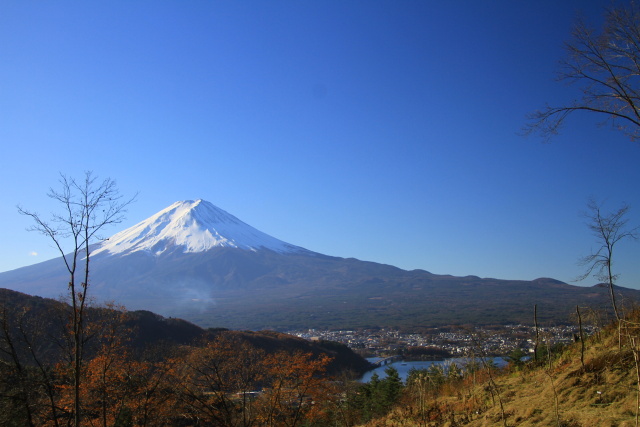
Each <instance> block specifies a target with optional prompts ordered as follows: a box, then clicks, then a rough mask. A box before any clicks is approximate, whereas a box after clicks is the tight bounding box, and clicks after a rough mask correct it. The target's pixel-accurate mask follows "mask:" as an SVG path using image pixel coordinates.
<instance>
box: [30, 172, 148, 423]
mask: <svg viewBox="0 0 640 427" xmlns="http://www.w3.org/2000/svg"><path fill="white" fill-rule="evenodd" d="M59 184H60V189H59V190H55V189H53V188H50V189H49V192H48V193H47V196H48V197H49V198H51V199H53V200H54V201H56V202H58V203H59V204H60V213H54V214H51V217H50V219H45V218H44V217H43V216H41V215H40V214H38V213H37V212H34V211H29V210H26V209H24V208H22V207H20V206H18V211H19V212H20V213H21V214H23V215H26V216H28V217H31V219H32V220H33V222H34V225H33V226H32V227H30V228H29V230H30V231H37V232H39V233H42V234H43V235H45V236H47V237H48V238H49V239H51V240H52V241H53V243H54V244H55V246H56V248H57V249H58V251H59V252H60V255H62V261H63V262H64V265H65V267H66V269H67V271H68V273H69V283H68V295H69V297H70V299H71V309H72V313H71V322H70V331H69V332H70V337H71V341H72V343H73V349H72V355H71V356H72V368H73V369H72V370H73V377H74V378H73V385H74V395H73V400H74V402H73V404H74V408H73V423H74V425H75V426H76V427H78V426H80V423H81V419H82V414H81V395H80V384H81V381H82V375H81V374H82V362H83V360H82V357H83V348H84V343H85V319H84V315H85V309H86V307H87V291H88V289H89V271H90V270H89V260H90V255H91V245H92V244H93V243H97V242H98V241H99V239H100V238H101V237H100V234H99V232H100V231H101V230H102V229H104V228H105V227H107V226H109V225H112V224H117V223H119V222H121V221H122V220H123V219H124V214H125V212H126V208H127V206H128V205H129V204H131V203H132V202H133V201H134V199H135V196H134V197H133V198H131V199H124V198H123V197H122V196H121V195H120V192H119V191H118V188H117V186H116V183H115V181H113V180H112V179H110V178H106V179H104V180H102V181H99V180H98V178H97V177H96V176H94V175H93V173H92V172H90V171H89V172H85V174H84V178H83V179H82V180H76V179H74V178H71V177H67V176H66V175H63V174H61V175H60V180H59Z"/></svg>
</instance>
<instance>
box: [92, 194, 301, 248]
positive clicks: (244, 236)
mask: <svg viewBox="0 0 640 427" xmlns="http://www.w3.org/2000/svg"><path fill="white" fill-rule="evenodd" d="M215 247H228V248H238V249H245V250H250V251H257V250H259V249H270V250H272V251H275V252H280V253H287V252H300V251H306V250H305V249H303V248H300V247H298V246H294V245H290V244H288V243H286V242H283V241H281V240H278V239H276V238H275V237H271V236H269V235H268V234H265V233H263V232H261V231H259V230H256V229H255V228H253V227H251V226H250V225H248V224H245V223H244V222H242V221H240V220H239V219H238V218H236V217H235V216H233V215H231V214H230V213H228V212H225V211H224V210H222V209H220V208H218V207H216V206H214V205H213V204H211V203H209V202H207V201H205V200H201V199H199V200H195V201H194V200H186V201H182V202H175V203H174V204H172V205H171V206H169V207H168V208H166V209H163V210H162V211H160V212H158V213H157V214H155V215H153V216H151V217H149V218H148V219H146V220H144V221H142V222H140V223H138V224H136V225H134V226H133V227H131V228H128V229H126V230H124V231H121V232H119V233H117V234H115V235H113V236H112V237H111V238H109V240H106V241H104V242H102V243H100V245H99V246H98V247H97V248H96V249H95V250H94V251H93V255H97V254H99V253H103V254H124V253H131V252H137V251H145V252H148V253H150V254H153V255H160V254H162V253H163V252H165V251H169V250H171V251H172V250H176V249H178V250H181V252H185V253H187V252H204V251H208V250H209V249H212V248H215Z"/></svg>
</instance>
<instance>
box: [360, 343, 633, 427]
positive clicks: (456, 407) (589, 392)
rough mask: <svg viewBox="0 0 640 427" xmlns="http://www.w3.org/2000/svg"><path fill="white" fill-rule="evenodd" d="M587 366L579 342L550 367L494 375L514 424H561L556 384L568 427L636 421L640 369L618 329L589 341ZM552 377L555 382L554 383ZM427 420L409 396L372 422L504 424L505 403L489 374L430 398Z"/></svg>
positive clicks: (510, 422) (562, 417) (563, 420)
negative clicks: (497, 397) (492, 386)
mask: <svg viewBox="0 0 640 427" xmlns="http://www.w3.org/2000/svg"><path fill="white" fill-rule="evenodd" d="M586 344H587V351H586V352H585V369H584V370H583V369H582V367H581V364H580V346H579V345H575V346H571V347H569V348H568V349H567V350H566V351H565V352H564V353H563V354H562V355H561V356H560V357H558V358H557V359H556V360H554V362H553V364H552V367H551V369H548V366H546V365H545V366H542V367H538V368H524V369H523V370H521V371H512V372H504V373H502V374H501V375H499V376H497V377H496V378H495V382H496V384H497V386H498V389H499V392H500V397H501V399H502V402H503V405H504V411H505V414H506V417H507V424H508V425H509V426H556V425H558V422H557V418H556V410H555V398H554V392H553V387H555V391H556V393H557V396H558V414H559V419H560V425H561V426H563V427H574V426H575V427H578V426H584V427H592V426H603V427H607V426H611V427H614V426H615V427H623V426H629V427H630V426H635V425H636V422H635V417H636V397H637V395H636V390H637V383H636V371H635V369H636V368H635V365H634V361H633V353H632V352H631V350H630V349H629V348H623V349H622V350H618V337H617V332H616V333H607V332H606V331H605V332H603V334H602V336H600V337H598V338H597V339H591V340H588V341H587V342H586ZM552 381H553V386H552ZM429 406H430V413H429V415H430V416H429V419H428V421H427V422H426V423H420V420H419V419H418V418H417V417H416V413H415V410H414V409H413V408H412V406H411V401H410V396H407V400H406V401H405V402H404V403H403V404H402V405H400V406H398V407H397V408H396V409H395V410H394V411H393V412H392V413H391V414H389V416H388V417H386V418H385V419H382V420H376V421H374V422H371V423H369V424H368V426H398V427H401V426H420V425H423V426H451V427H453V426H462V425H464V426H472V427H474V426H477V427H480V426H501V425H502V419H501V413H500V407H499V405H498V402H497V401H495V399H492V397H491V394H490V393H489V391H488V387H487V382H486V379H483V380H482V381H476V385H475V387H474V386H473V385H472V384H470V383H469V382H468V381H467V382H466V383H465V382H461V383H460V384H459V385H458V387H457V388H455V389H454V388H452V387H449V389H448V390H446V392H444V393H440V394H439V395H438V397H434V398H432V399H431V400H430V401H429Z"/></svg>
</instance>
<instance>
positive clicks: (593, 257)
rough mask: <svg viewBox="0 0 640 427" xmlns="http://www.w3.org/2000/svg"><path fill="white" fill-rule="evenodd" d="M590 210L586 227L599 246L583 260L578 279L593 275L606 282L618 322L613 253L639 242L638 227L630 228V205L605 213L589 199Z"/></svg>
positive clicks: (597, 204)
mask: <svg viewBox="0 0 640 427" xmlns="http://www.w3.org/2000/svg"><path fill="white" fill-rule="evenodd" d="M587 208H588V212H587V213H585V217H586V218H587V221H588V222H587V227H589V230H590V231H591V233H592V234H593V236H594V237H595V238H596V241H597V242H598V244H599V245H600V246H599V247H598V248H597V250H595V251H592V252H591V254H589V255H587V256H585V257H583V258H582V259H581V260H580V263H581V264H582V265H584V266H586V267H587V268H586V271H585V273H584V274H583V275H582V276H580V277H579V280H583V279H586V278H587V277H589V276H591V275H592V274H594V275H595V277H597V278H598V279H599V280H602V281H606V283H607V284H608V286H609V296H610V298H611V304H612V306H613V312H614V314H615V316H616V320H617V321H618V322H619V321H620V313H619V311H618V305H617V304H616V296H615V291H614V284H615V281H616V278H617V275H616V274H614V273H613V268H612V266H613V250H614V248H615V247H616V245H617V244H618V242H620V241H621V240H624V239H637V238H638V228H637V227H636V228H629V227H628V225H627V224H628V219H627V218H626V215H627V213H628V212H629V206H628V205H626V204H625V205H622V206H621V207H620V208H619V209H617V210H615V211H613V212H611V213H605V212H603V210H602V205H601V204H599V203H597V202H596V201H595V200H590V201H589V203H588V204H587Z"/></svg>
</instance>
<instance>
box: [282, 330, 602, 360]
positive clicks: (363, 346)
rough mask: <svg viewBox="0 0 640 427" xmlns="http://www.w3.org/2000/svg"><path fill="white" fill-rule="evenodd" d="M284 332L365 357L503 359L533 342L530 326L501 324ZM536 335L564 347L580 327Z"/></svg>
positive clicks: (541, 340)
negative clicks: (439, 354)
mask: <svg viewBox="0 0 640 427" xmlns="http://www.w3.org/2000/svg"><path fill="white" fill-rule="evenodd" d="M597 329H598V328H597V327H596V326H593V325H583V328H582V333H583V335H584V336H585V337H586V336H589V335H592V334H593V333H595V332H596V331H597ZM288 333H289V334H292V335H296V336H299V337H301V338H305V339H308V340H328V341H336V342H340V343H342V344H345V345H347V346H348V347H350V348H351V349H353V350H355V351H357V352H358V353H360V354H362V355H364V356H367V357H373V356H388V355H391V354H402V353H403V351H404V350H406V349H408V348H412V347H425V348H434V349H438V350H444V351H445V352H446V353H448V354H449V355H450V356H452V357H458V356H465V355H469V354H483V355H487V356H504V355H507V354H509V353H510V352H512V351H513V350H515V349H520V350H522V351H524V352H525V353H532V352H533V350H534V346H535V341H536V330H535V328H534V327H533V326H530V325H505V326H500V327H492V328H491V329H489V328H482V327H476V328H473V329H462V328H459V327H441V328H432V329H430V330H429V331H428V332H423V333H407V332H400V331H398V330H397V329H393V328H380V329H362V330H319V329H307V330H301V331H289V332H288ZM537 334H538V342H539V343H548V344H551V345H553V344H557V343H561V344H568V343H570V342H572V341H576V340H579V339H580V328H579V327H578V326H577V325H564V326H551V327H539V328H538V333H537Z"/></svg>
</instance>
